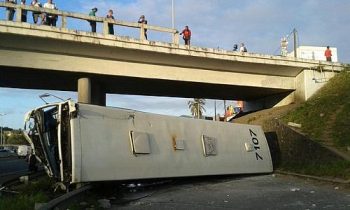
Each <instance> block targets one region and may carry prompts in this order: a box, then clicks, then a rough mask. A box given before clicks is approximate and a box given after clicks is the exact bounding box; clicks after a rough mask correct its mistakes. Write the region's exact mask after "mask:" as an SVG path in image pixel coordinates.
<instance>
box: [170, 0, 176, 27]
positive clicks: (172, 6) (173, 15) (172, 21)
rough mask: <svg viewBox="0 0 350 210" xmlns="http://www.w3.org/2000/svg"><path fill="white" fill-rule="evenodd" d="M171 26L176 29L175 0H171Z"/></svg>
mask: <svg viewBox="0 0 350 210" xmlns="http://www.w3.org/2000/svg"><path fill="white" fill-rule="evenodd" d="M171 26H172V28H173V29H174V28H175V7H174V0H171Z"/></svg>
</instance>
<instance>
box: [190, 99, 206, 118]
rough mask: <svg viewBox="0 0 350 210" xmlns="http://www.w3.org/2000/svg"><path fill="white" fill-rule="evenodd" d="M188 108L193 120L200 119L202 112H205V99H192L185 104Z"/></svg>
mask: <svg viewBox="0 0 350 210" xmlns="http://www.w3.org/2000/svg"><path fill="white" fill-rule="evenodd" d="M187 104H188V108H189V109H190V111H191V113H192V115H193V116H194V117H195V118H201V117H202V115H203V112H205V108H204V106H205V99H201V98H194V99H193V100H191V101H188V102H187Z"/></svg>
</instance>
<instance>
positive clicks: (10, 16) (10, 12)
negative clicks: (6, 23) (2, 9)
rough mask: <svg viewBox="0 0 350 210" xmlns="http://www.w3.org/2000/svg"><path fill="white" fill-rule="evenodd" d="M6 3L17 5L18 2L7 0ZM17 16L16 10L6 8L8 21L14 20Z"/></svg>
mask: <svg viewBox="0 0 350 210" xmlns="http://www.w3.org/2000/svg"><path fill="white" fill-rule="evenodd" d="M5 3H10V4H17V0H5ZM14 16H15V9H14V8H9V7H8V8H6V19H7V20H11V21H12V20H13V18H14Z"/></svg>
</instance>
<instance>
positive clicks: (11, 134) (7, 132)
mask: <svg viewBox="0 0 350 210" xmlns="http://www.w3.org/2000/svg"><path fill="white" fill-rule="evenodd" d="M3 139H4V140H5V144H28V142H27V141H26V139H25V137H24V135H23V131H22V130H14V129H12V128H8V127H4V128H3Z"/></svg>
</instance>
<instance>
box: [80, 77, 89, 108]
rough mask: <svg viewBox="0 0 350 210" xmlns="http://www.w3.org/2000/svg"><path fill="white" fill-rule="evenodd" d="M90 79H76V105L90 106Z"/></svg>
mask: <svg viewBox="0 0 350 210" xmlns="http://www.w3.org/2000/svg"><path fill="white" fill-rule="evenodd" d="M91 102H92V101H91V79H90V78H80V79H78V103H84V104H91Z"/></svg>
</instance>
